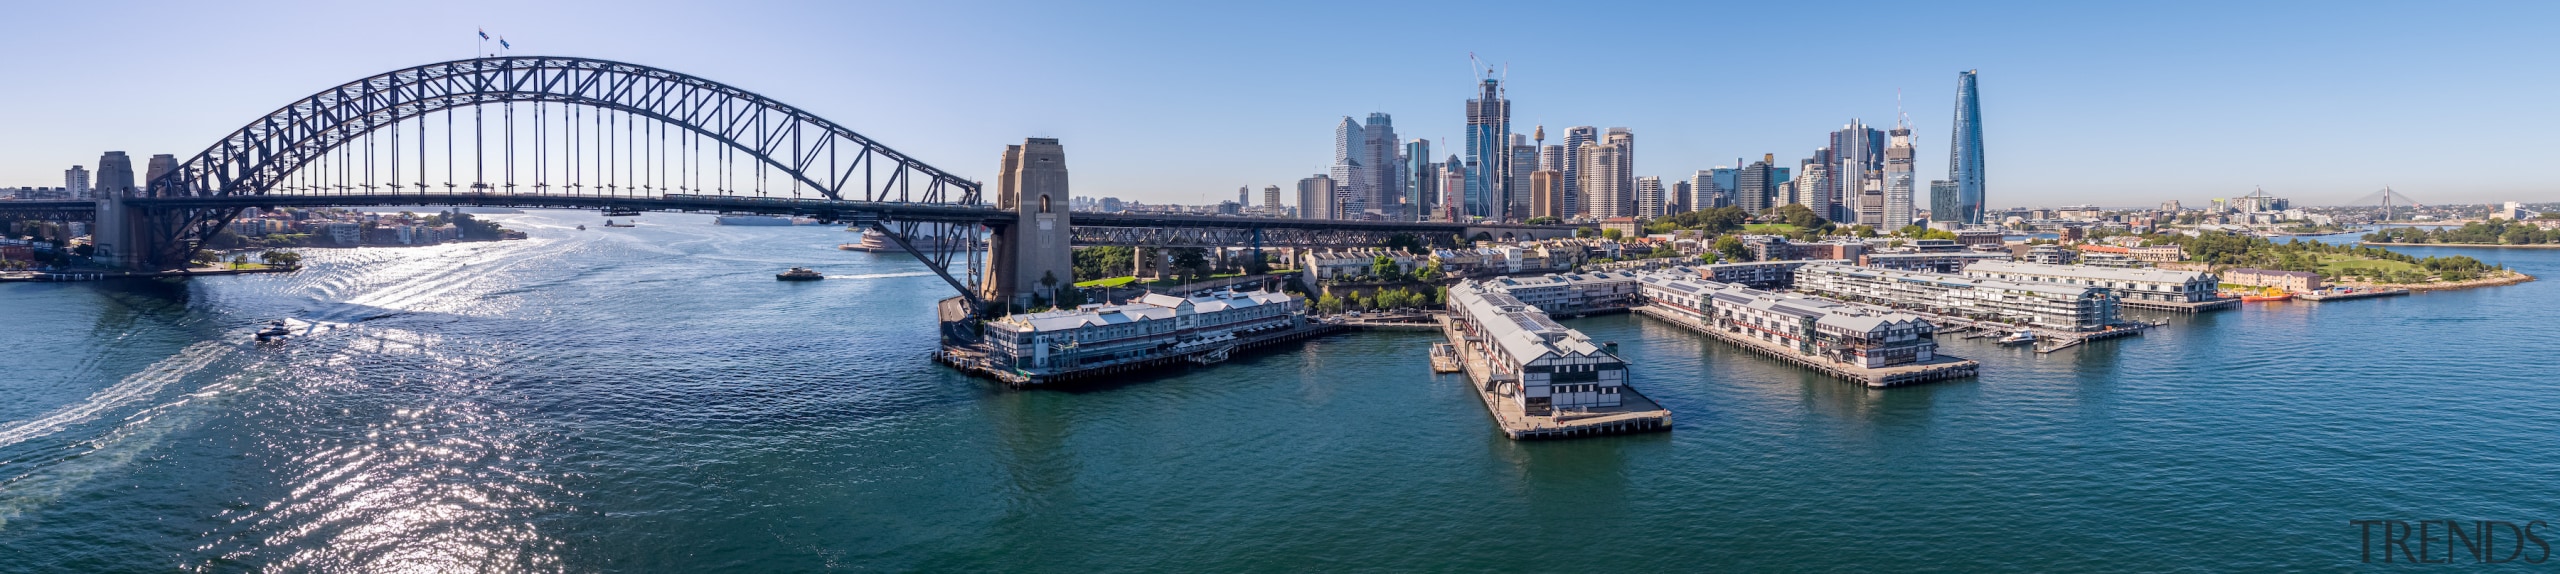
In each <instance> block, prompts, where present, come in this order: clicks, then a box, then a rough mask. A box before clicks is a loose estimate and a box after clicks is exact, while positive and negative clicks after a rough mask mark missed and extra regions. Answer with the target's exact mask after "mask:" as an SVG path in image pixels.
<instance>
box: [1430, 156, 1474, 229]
mask: <svg viewBox="0 0 2560 574" xmlns="http://www.w3.org/2000/svg"><path fill="white" fill-rule="evenodd" d="M1468 181H1470V178H1468V177H1467V164H1466V160H1462V159H1458V156H1455V155H1452V156H1449V161H1445V162H1441V163H1440V203H1439V206H1440V213H1439V215H1438V217H1435V218H1433V219H1434V220H1437V221H1450V222H1464V221H1466V220H1467V182H1468Z"/></svg>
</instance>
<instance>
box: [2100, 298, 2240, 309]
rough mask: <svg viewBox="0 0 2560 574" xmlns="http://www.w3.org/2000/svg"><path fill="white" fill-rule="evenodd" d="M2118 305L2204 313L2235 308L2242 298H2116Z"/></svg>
mask: <svg viewBox="0 0 2560 574" xmlns="http://www.w3.org/2000/svg"><path fill="white" fill-rule="evenodd" d="M2116 305H2117V306H2120V307H2131V308H2135V309H2150V310H2153V311H2176V312H2180V313H2203V312H2206V311H2214V310H2220V309H2230V308H2234V307H2239V306H2240V298H2238V297H2225V298H2218V299H2212V300H2207V301H2197V302H2194V303H2187V302H2181V301H2145V300H2141V299H2117V300H2116Z"/></svg>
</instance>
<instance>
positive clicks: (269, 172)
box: [145, 57, 982, 302]
mask: <svg viewBox="0 0 2560 574" xmlns="http://www.w3.org/2000/svg"><path fill="white" fill-rule="evenodd" d="M509 102H537V103H560V104H563V105H564V107H565V106H569V105H576V106H585V107H591V108H600V109H610V110H616V111H622V112H627V113H630V114H633V115H637V116H642V117H646V118H649V119H654V120H658V121H662V122H665V123H666V124H668V125H671V126H676V127H681V128H684V129H686V130H689V131H691V132H693V133H696V134H699V135H701V136H703V137H707V138H709V139H711V140H713V141H715V142H717V143H719V144H721V145H726V146H729V147H731V148H733V149H736V150H738V151H741V152H744V153H745V154H746V155H748V156H750V159H752V160H754V161H757V162H761V163H764V164H766V165H769V166H772V167H774V168H777V169H779V170H780V171H781V172H782V174H783V175H786V176H788V177H790V178H792V179H795V180H798V181H799V182H800V183H801V184H803V185H807V186H810V187H812V188H814V189H816V190H817V191H818V193H820V194H821V195H824V196H826V197H827V198H828V199H836V200H850V201H870V202H920V203H931V204H948V205H970V206H974V205H980V204H981V201H982V200H981V197H980V194H979V185H978V183H977V182H974V181H970V180H967V179H963V178H960V177H958V176H956V175H952V174H951V173H949V172H945V171H943V170H941V169H938V168H935V167H933V166H931V165H927V164H925V163H924V162H921V161H918V160H916V159H914V158H912V157H908V156H907V155H906V154H903V153H899V152H898V151H896V150H893V149H890V148H889V147H888V146H885V145H882V144H880V143H879V142H877V141H874V140H872V139H870V138H867V137H864V136H862V135H861V134H858V133H855V132H853V131H852V130H850V129H846V128H844V127H843V126H840V125H837V124H835V123H833V122H830V121H827V120H826V119H825V118H820V117H818V116H816V115H814V114H810V113H808V112H805V111H802V110H800V109H798V108H795V107H792V106H789V105H785V104H783V103H781V102H778V101H774V100H772V99H770V98H766V97H764V96H761V95H757V94H755V93H753V92H748V91H746V90H741V89H738V88H735V87H731V86H728V85H726V84H721V83H718V82H713V81H710V80H706V79H702V78H698V77H694V76H690V75H686V74H681V73H677V72H672V71H667V70H662V69H657V68H651V67H646V66H639V65H633V64H625V63H621V62H611V61H605V60H593V59H584V58H556V57H493V58H476V59H470V60H457V61H451V62H443V63H437V64H428V65H424V66H417V67H412V68H406V69H401V70H396V71H392V72H388V73H384V74H379V75H375V76H372V77H368V78H364V79H361V80H356V81H353V82H348V83H346V84H342V85H339V86H336V87H333V88H330V89H327V90H322V91H321V92H319V93H317V94H313V95H311V96H310V97H306V98H303V99H302V100H299V101H296V102H294V103H291V104H287V105H285V106H284V107H283V108H280V109H278V110H276V111H275V112H273V113H270V114H268V115H267V116H266V117H263V118H259V119H258V120H256V121H252V122H250V123H249V124H248V125H246V126H243V127H241V128H240V129H239V130H238V131H235V132H233V133H232V134H231V135H229V136H226V137H224V138H222V139H221V140H220V141H218V142H216V143H215V144H214V145H212V146H211V147H208V148H206V149H205V151H204V152H202V153H199V154H197V155H196V156H195V157H193V158H191V159H188V160H187V161H185V162H183V163H181V164H179V166H178V167H177V169H175V170H172V171H171V172H170V173H168V174H166V175H163V176H161V177H159V178H156V179H154V180H152V181H151V182H148V183H147V184H146V187H147V189H146V190H145V194H146V196H147V197H152V198H175V197H203V196H237V195H264V194H267V193H270V192H271V191H274V190H275V188H276V187H277V185H278V184H279V183H280V182H282V181H283V180H284V179H285V178H286V177H287V176H288V175H291V174H293V173H294V172H295V171H296V170H298V169H301V168H302V167H303V166H304V165H306V164H308V163H310V162H312V161H313V160H315V159H317V158H320V157H323V156H324V155H325V154H327V153H329V152H331V151H333V150H336V149H338V148H339V147H341V146H343V145H346V144H347V143H348V142H350V141H352V140H354V139H355V138H356V137H358V136H361V135H364V134H366V133H369V132H372V131H374V130H377V129H381V128H383V127H386V126H390V125H393V124H395V123H396V122H400V121H402V120H406V119H410V118H416V117H419V116H423V115H426V114H429V113H433V112H437V111H444V110H452V109H456V108H462V107H468V106H475V105H480V104H492V103H509ZM394 153H395V154H396V153H397V150H396V149H395V150H394ZM450 183H451V182H448V184H450ZM394 188H395V189H396V188H397V185H396V184H395V185H394ZM449 190H450V186H448V191H449ZM367 191H368V192H370V191H371V190H367ZM693 191H700V190H693ZM420 192H421V193H420V195H429V194H428V193H426V192H427V190H426V189H421V190H420ZM236 213H237V212H236V211H231V210H203V209H198V210H176V211H170V212H167V213H164V214H163V216H164V217H170V218H171V219H173V221H166V222H164V224H163V225H162V226H161V227H162V229H160V230H158V231H159V232H161V233H162V234H163V237H164V241H163V243H162V245H164V246H165V247H166V248H167V249H169V250H173V251H177V252H178V253H187V252H192V251H193V250H194V249H195V248H196V246H197V245H201V244H202V242H203V241H204V240H205V239H208V238H210V237H211V236H212V234H213V233H214V231H215V230H217V229H219V228H220V227H221V226H222V225H224V224H226V223H228V222H229V220H230V219H231V217H232V216H233V215H235V214H236ZM944 229H946V230H948V229H949V228H948V227H945V228H944ZM883 230H884V231H887V232H889V233H892V234H898V233H903V232H906V231H911V230H912V226H887V227H885V228H884V229H883ZM950 233H955V234H956V233H960V232H958V231H950ZM900 243H901V244H902V245H904V244H908V242H905V241H900ZM930 244H931V245H934V246H942V247H943V248H938V249H928V250H925V251H918V252H916V255H917V256H918V257H920V258H924V259H925V260H926V261H927V262H929V263H931V264H932V265H933V266H934V267H935V272H936V273H937V274H940V275H942V277H943V279H944V280H945V281H948V282H950V283H951V284H952V287H953V288H955V289H958V290H959V291H961V292H962V294H963V296H966V297H970V298H971V299H972V301H973V302H974V301H975V298H976V290H975V289H973V287H974V286H975V285H976V284H977V282H978V280H979V276H980V275H981V274H982V270H981V268H980V265H979V261H978V260H977V258H975V257H971V256H970V254H969V253H966V252H965V251H962V250H958V249H956V248H951V247H949V246H952V245H954V244H952V243H949V242H942V241H935V242H930ZM966 244H967V242H961V243H959V244H958V245H962V246H965V245H966ZM955 258H956V259H959V260H960V261H959V263H960V264H961V265H963V266H966V267H967V269H968V272H967V283H966V284H963V283H962V281H961V280H960V279H958V278H955V277H952V276H951V274H950V272H949V269H950V268H951V267H952V264H953V263H954V261H953V260H954V259H955Z"/></svg>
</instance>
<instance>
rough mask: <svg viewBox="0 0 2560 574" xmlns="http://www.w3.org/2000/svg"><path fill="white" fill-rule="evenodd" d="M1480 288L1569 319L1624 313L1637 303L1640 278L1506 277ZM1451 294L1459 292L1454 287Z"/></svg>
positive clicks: (1610, 274) (1613, 274) (1609, 274)
mask: <svg viewBox="0 0 2560 574" xmlns="http://www.w3.org/2000/svg"><path fill="white" fill-rule="evenodd" d="M1478 285H1480V286H1481V288H1482V289H1484V290H1487V291H1491V292H1495V293H1501V294H1504V295H1508V296H1510V297H1511V298H1513V299H1517V300H1519V301H1520V302H1521V303H1524V304H1528V305H1534V306H1537V307H1538V309H1539V310H1540V311H1541V312H1543V313H1547V314H1553V315H1563V316H1568V317H1569V316H1576V315H1590V314H1595V313H1607V312H1612V311H1624V310H1626V309H1627V308H1628V307H1632V306H1635V301H1636V274H1634V273H1629V272H1624V271H1601V272H1594V273H1570V274H1549V275H1539V276H1534V277H1504V278H1500V279H1492V280H1488V281H1484V282H1481V283H1479V284H1478ZM1450 292H1451V293H1453V294H1454V293H1456V292H1457V290H1456V288H1454V287H1453V288H1451V289H1450Z"/></svg>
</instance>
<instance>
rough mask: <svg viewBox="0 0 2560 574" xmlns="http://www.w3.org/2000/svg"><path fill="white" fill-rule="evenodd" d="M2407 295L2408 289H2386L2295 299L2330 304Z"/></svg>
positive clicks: (2302, 296)
mask: <svg viewBox="0 0 2560 574" xmlns="http://www.w3.org/2000/svg"><path fill="white" fill-rule="evenodd" d="M2407 294H2409V290H2407V289H2386V290H2380V291H2373V290H2367V291H2357V292H2354V293H2329V294H2321V293H2307V294H2302V295H2295V296H2293V298H2295V299H2301V300H2304V301H2310V302H2313V303H2326V302H2330V301H2346V300H2351V299H2371V298H2375V297H2398V296H2402V295H2407Z"/></svg>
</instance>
